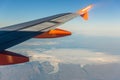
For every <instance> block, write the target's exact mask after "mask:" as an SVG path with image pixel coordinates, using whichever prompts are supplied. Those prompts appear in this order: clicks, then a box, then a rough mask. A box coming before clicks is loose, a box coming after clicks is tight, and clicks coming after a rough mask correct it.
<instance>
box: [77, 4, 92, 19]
mask: <svg viewBox="0 0 120 80" xmlns="http://www.w3.org/2000/svg"><path fill="white" fill-rule="evenodd" d="M92 7H93V5H89V6H87V7H85V8H83V9H81V10H79V11H77V14H79V15H80V16H81V17H83V19H85V20H88V11H89V10H90V9H91V8H92Z"/></svg>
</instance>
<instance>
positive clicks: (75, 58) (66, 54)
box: [44, 49, 120, 64]
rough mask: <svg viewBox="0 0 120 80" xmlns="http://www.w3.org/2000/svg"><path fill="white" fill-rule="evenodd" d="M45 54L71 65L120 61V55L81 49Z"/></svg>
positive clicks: (52, 51) (51, 51)
mask: <svg viewBox="0 0 120 80" xmlns="http://www.w3.org/2000/svg"><path fill="white" fill-rule="evenodd" d="M44 54H47V55H51V56H55V57H56V58H57V59H59V60H61V62H62V63H71V64H106V63H114V62H115V63H116V62H119V61H120V56H118V55H117V56H115V55H109V54H106V53H102V52H93V51H89V50H79V49H55V50H50V51H46V52H44Z"/></svg>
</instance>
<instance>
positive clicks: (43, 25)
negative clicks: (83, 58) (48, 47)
mask: <svg viewBox="0 0 120 80" xmlns="http://www.w3.org/2000/svg"><path fill="white" fill-rule="evenodd" d="M91 7H92V5H90V6H88V7H86V8H83V9H81V10H79V11H78V12H77V13H62V14H57V15H54V16H50V17H46V18H42V19H38V20H34V21H30V22H25V23H21V24H17V25H12V26H8V27H4V28H1V29H0V52H1V54H2V55H0V56H2V57H4V55H3V54H5V53H6V54H7V55H9V56H11V54H14V53H12V52H8V51H5V49H8V48H10V47H12V46H15V45H17V44H19V43H21V42H24V41H26V40H28V39H30V38H56V37H63V36H67V35H71V33H70V32H69V31H66V30H62V29H58V28H56V27H57V26H59V25H61V24H63V23H65V22H67V21H69V20H71V19H73V18H75V17H77V16H79V15H80V16H81V17H83V18H84V19H85V20H87V19H88V10H89V9H90V8H91ZM14 56H15V55H14ZM16 56H17V55H16ZM20 57H22V56H20ZM15 60H16V59H15ZM0 61H3V60H0ZM7 64H8V63H7Z"/></svg>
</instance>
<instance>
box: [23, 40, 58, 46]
mask: <svg viewBox="0 0 120 80" xmlns="http://www.w3.org/2000/svg"><path fill="white" fill-rule="evenodd" d="M56 44H59V43H58V42H55V41H54V42H53V41H48V40H47V41H45V40H44V42H43V41H39V40H37V39H36V40H35V39H34V40H31V41H29V42H25V43H22V45H25V46H39V45H56Z"/></svg>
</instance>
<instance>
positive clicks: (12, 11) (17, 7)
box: [0, 0, 120, 26]
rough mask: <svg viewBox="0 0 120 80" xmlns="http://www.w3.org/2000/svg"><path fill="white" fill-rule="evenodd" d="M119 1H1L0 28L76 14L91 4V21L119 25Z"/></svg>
mask: <svg viewBox="0 0 120 80" xmlns="http://www.w3.org/2000/svg"><path fill="white" fill-rule="evenodd" d="M119 3H120V1H118V0H29V1H28V0H1V1H0V12H1V13H0V17H1V19H0V22H1V24H0V26H4V25H9V24H15V23H20V22H24V21H29V20H33V19H38V18H41V17H46V16H50V15H54V14H58V13H65V12H75V11H77V10H78V9H80V8H83V7H85V6H87V5H89V4H94V5H95V6H94V9H93V10H92V11H91V12H90V13H91V15H90V16H91V17H90V18H92V19H91V21H92V22H94V23H100V22H103V21H104V22H103V23H105V22H106V23H105V24H106V25H107V24H110V23H114V24H115V25H116V24H119V19H120V17H119V13H120V10H119V7H120V5H119Z"/></svg>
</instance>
